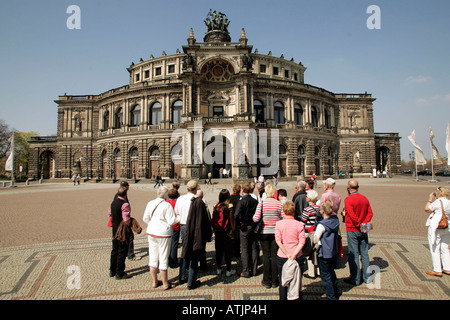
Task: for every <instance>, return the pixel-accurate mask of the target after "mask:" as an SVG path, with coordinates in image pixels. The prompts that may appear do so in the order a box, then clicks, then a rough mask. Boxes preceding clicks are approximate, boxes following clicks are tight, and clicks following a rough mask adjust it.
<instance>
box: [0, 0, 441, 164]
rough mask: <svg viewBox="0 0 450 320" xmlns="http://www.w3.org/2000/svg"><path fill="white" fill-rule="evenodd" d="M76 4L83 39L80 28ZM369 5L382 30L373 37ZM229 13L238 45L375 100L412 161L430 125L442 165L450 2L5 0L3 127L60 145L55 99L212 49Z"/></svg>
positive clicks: (378, 115)
mask: <svg viewBox="0 0 450 320" xmlns="http://www.w3.org/2000/svg"><path fill="white" fill-rule="evenodd" d="M70 5H78V6H79V7H80V9H81V29H80V30H69V29H68V28H67V27H66V20H67V19H68V17H69V16H70V14H67V13H66V10H67V8H68V7H69V6H70ZM370 5H377V6H379V8H380V9H381V29H379V30H370V29H368V28H367V26H366V21H367V19H368V18H369V17H370V14H368V13H366V10H367V8H368V7H369V6H370ZM210 8H212V9H213V10H217V11H221V12H223V13H225V14H227V16H228V18H229V20H230V21H231V23H230V26H229V31H230V35H231V38H232V41H238V39H239V36H240V33H241V29H242V28H245V31H246V34H247V38H248V39H249V44H250V45H253V49H256V48H257V49H258V50H259V53H261V54H267V53H268V52H269V51H272V54H273V55H274V56H281V54H284V57H285V58H286V59H288V60H290V59H291V58H294V61H296V62H299V61H301V62H302V63H303V65H304V66H306V67H307V70H306V73H305V83H308V84H311V85H315V86H318V87H322V88H324V89H327V90H329V91H332V92H335V93H363V92H365V91H367V92H369V93H371V94H372V95H373V96H374V97H375V98H376V99H377V100H376V101H375V102H374V122H375V131H376V132H399V133H400V136H401V137H402V139H401V155H402V159H403V160H409V157H408V154H409V153H410V152H411V151H412V150H413V146H412V145H411V143H410V142H409V140H408V135H410V134H411V132H412V130H413V129H415V130H416V138H417V141H418V143H419V145H420V146H421V147H422V149H423V150H424V152H425V155H426V157H430V154H431V150H430V140H429V127H430V126H432V127H433V131H434V134H435V136H436V138H435V140H434V142H435V145H436V146H437V148H438V149H439V151H440V153H441V155H442V156H447V152H446V150H445V145H444V143H445V130H446V127H447V123H448V122H450V85H449V84H450V59H449V57H450V41H449V40H450V19H448V15H449V12H450V1H447V0H442V1H424V0H422V1H418V0H408V1H405V0H395V1H393V0H390V1H376V0H373V1H364V0H340V1H336V0H317V1H306V0H293V1H286V0H279V1H267V0H257V1H256V0H244V1H243V0H240V1H235V0H228V1H215V0H208V1H206V0H191V1H181V0H177V1H175V0H166V1H141V0H130V1H116V0H111V1H105V0H97V1H95V0H70V1H66V0H52V1H51V0H40V1H30V0H28V1H23V0H2V1H1V2H0V40H1V42H0V43H1V46H0V96H1V99H0V119H4V120H5V121H6V122H7V123H8V124H9V125H10V126H11V127H13V128H15V129H16V130H19V131H36V132H38V133H39V134H41V135H52V134H55V133H56V128H57V105H56V104H55V103H54V100H56V99H57V98H58V96H59V95H63V94H64V93H67V94H69V95H70V94H73V95H80V94H99V93H102V92H105V91H107V90H109V89H112V88H116V87H119V86H122V85H125V84H127V83H128V82H129V75H128V72H127V70H126V68H127V67H128V66H129V65H130V64H131V62H135V63H136V62H138V61H139V59H140V58H143V59H144V60H146V59H148V58H149V57H150V54H153V55H154V56H155V57H158V56H161V55H162V52H163V51H165V52H166V53H167V54H174V53H175V52H176V50H177V49H180V50H181V46H182V45H185V44H187V40H186V39H187V37H188V35H189V29H190V28H193V30H194V35H195V37H196V39H197V41H199V42H201V41H203V36H204V33H205V31H206V27H205V25H204V23H203V20H204V19H205V18H206V14H207V13H208V12H209V9H210Z"/></svg>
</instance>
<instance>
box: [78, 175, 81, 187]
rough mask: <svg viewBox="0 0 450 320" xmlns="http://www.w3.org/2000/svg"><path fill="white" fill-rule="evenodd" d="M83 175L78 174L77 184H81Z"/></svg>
mask: <svg viewBox="0 0 450 320" xmlns="http://www.w3.org/2000/svg"><path fill="white" fill-rule="evenodd" d="M80 180H81V176H80V174H78V175H77V184H78V185H80Z"/></svg>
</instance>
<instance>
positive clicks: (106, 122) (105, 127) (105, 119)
mask: <svg viewBox="0 0 450 320" xmlns="http://www.w3.org/2000/svg"><path fill="white" fill-rule="evenodd" d="M108 128H109V111H106V112H105V113H104V114H103V130H108Z"/></svg>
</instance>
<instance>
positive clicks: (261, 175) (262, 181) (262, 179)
mask: <svg viewBox="0 0 450 320" xmlns="http://www.w3.org/2000/svg"><path fill="white" fill-rule="evenodd" d="M258 182H259V183H261V184H262V186H263V187H264V175H263V174H262V173H261V174H260V175H259V178H258Z"/></svg>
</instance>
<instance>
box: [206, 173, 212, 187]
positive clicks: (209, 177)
mask: <svg viewBox="0 0 450 320" xmlns="http://www.w3.org/2000/svg"><path fill="white" fill-rule="evenodd" d="M211 178H212V173H211V171H210V172H208V181H207V182H206V184H211V185H212V182H211Z"/></svg>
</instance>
